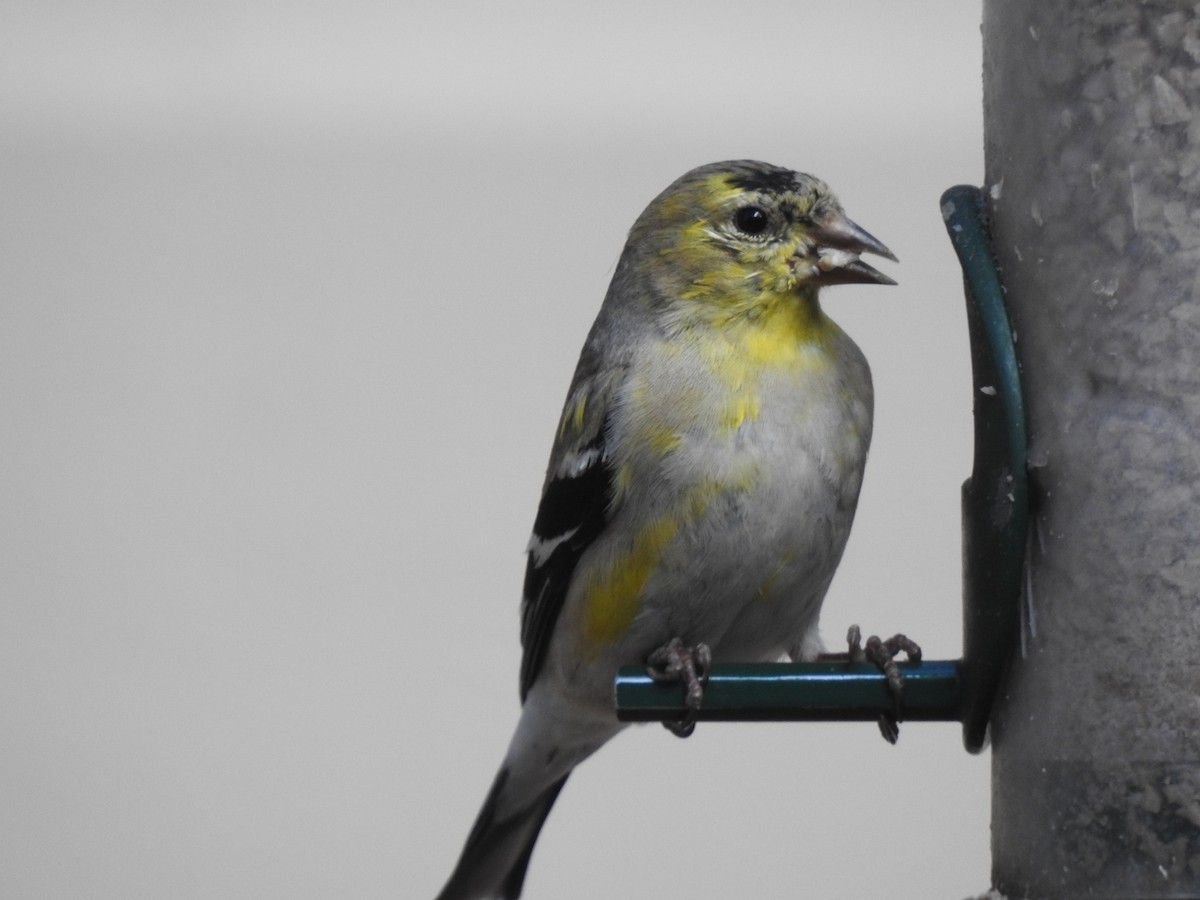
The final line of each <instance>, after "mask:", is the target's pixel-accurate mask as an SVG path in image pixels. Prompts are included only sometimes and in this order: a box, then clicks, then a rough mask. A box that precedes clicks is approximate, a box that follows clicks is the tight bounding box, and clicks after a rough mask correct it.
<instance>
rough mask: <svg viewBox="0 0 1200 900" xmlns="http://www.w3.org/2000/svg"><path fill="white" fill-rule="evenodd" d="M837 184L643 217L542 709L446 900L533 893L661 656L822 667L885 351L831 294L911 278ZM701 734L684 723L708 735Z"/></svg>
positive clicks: (583, 403)
mask: <svg viewBox="0 0 1200 900" xmlns="http://www.w3.org/2000/svg"><path fill="white" fill-rule="evenodd" d="M862 253H873V254H876V255H878V256H883V257H886V258H888V259H892V260H895V258H896V257H895V256H894V255H893V254H892V252H891V251H890V250H888V249H887V247H885V246H884V245H883V244H882V243H880V242H879V241H878V240H876V239H875V238H874V237H872V236H871V235H870V234H868V233H867V232H866V231H864V230H863V229H862V228H860V227H859V226H857V225H855V224H854V223H853V222H852V221H850V219H848V218H847V217H846V215H845V213H844V212H843V211H842V207H841V205H840V204H839V203H838V201H837V198H836V197H834V195H833V193H832V192H831V191H830V190H829V188H828V186H826V185H825V183H824V182H822V181H820V180H819V179H817V178H814V177H812V176H810V175H804V174H801V173H798V172H793V171H790V170H788V169H783V168H779V167H777V166H773V165H768V164H765V163H761V162H753V161H745V160H743V161H734V162H722V163H715V164H712V165H706V166H701V167H700V168H697V169H693V170H692V171H690V172H688V173H687V174H686V175H684V176H683V177H681V178H679V179H678V180H677V181H675V182H674V183H673V184H672V185H671V186H670V187H668V188H667V189H666V190H665V191H663V192H662V193H661V194H659V195H658V197H656V198H655V199H654V200H653V201H652V202H651V203H650V205H649V206H648V207H647V208H646V210H645V211H644V212H643V213H642V214H641V216H640V217H639V218H638V219H637V221H636V222H635V223H634V225H633V228H632V229H631V230H630V233H629V240H628V242H627V243H626V245H625V249H624V252H623V253H622V254H621V258H620V261H619V262H618V264H617V268H616V272H615V274H614V275H613V279H612V283H611V285H610V286H609V289H608V294H607V296H606V297H605V299H604V304H603V305H602V306H601V308H600V313H599V315H598V317H597V319H596V322H595V324H594V325H593V326H592V329H591V333H590V334H589V335H588V338H587V342H586V343H585V344H584V347H583V352H582V354H581V356H580V359H579V364H578V367H577V369H576V371H575V377H574V379H573V380H572V382H571V387H570V389H569V390H568V392H567V399H566V404H565V406H564V408H563V412H562V418H561V420H560V421H559V423H558V429H557V431H556V433H555V440H554V447H553V450H552V451H551V454H550V463H549V469H548V472H547V476H546V481H545V486H544V488H543V491H542V498H541V504H540V506H539V507H538V512H537V517H536V520H535V522H534V526H533V537H532V539H531V540H530V542H529V546H528V568H527V570H526V576H525V589H524V599H523V601H522V606H521V642H522V646H523V648H524V656H523V659H522V662H521V675H520V692H521V700H522V710H521V717H520V721H519V722H518V724H517V728H516V732H515V733H514V735H513V738H512V741H511V743H510V745H509V748H508V752H507V754H506V756H505V758H504V762H503V764H502V765H501V767H500V771H499V773H498V774H497V775H496V779H495V781H494V783H493V784H492V788H491V791H490V793H489V794H488V796H487V799H486V801H485V802H484V805H483V809H482V810H481V811H480V813H479V817H478V819H477V820H476V822H475V826H474V828H473V829H472V830H471V833H470V836H469V837H468V838H467V842H466V846H465V847H464V849H463V851H462V856H461V858H460V859H459V862H458V865H457V867H456V868H455V870H454V873H453V874H452V875H451V877H450V880H449V881H448V882H447V884H446V886H445V888H444V889H443V890H442V892H441V894H440V895H439V900H482V898H506V900H511V898H515V897H518V896H519V895H520V893H521V888H522V884H523V882H524V879H525V872H526V868H527V866H528V865H529V858H530V854H531V853H532V852H533V846H534V842H535V841H536V840H537V836H538V832H539V831H540V829H541V827H542V823H543V822H544V821H545V819H546V816H547V814H548V813H549V812H550V808H551V806H552V805H553V803H554V801H555V799H556V798H557V796H558V794H559V791H560V790H562V787H563V783H564V782H565V781H566V780H567V777H568V776H569V775H570V773H571V771H572V769H574V768H575V766H577V765H579V763H581V762H583V760H585V759H586V758H587V757H588V756H590V755H591V754H592V753H594V752H595V751H596V750H597V749H598V748H599V747H600V746H601V745H603V744H604V743H605V742H606V741H607V740H609V738H611V737H613V736H614V735H615V734H617V732H619V731H620V730H621V729H622V727H624V726H623V723H621V722H618V721H617V718H616V714H615V712H614V709H613V678H614V676H615V674H616V672H617V670H618V668H619V667H620V666H623V665H631V664H632V665H637V664H642V663H649V664H650V665H651V666H652V668H653V669H654V671H656V672H658V673H660V674H661V675H662V677H675V678H679V679H680V680H681V681H682V682H684V683H685V685H686V686H687V691H688V697H689V700H688V702H689V704H690V705H691V706H692V707H695V706H696V705H697V704H698V703H700V702H701V697H702V684H703V676H704V673H705V671H706V669H707V667H708V665H709V664H710V663H711V662H713V661H716V662H742V661H768V660H777V659H779V658H781V657H783V656H784V655H786V656H789V657H791V658H792V659H795V660H808V659H812V658H814V657H815V656H816V654H817V653H818V652H819V651H820V649H821V644H820V638H819V636H818V633H817V618H818V614H819V613H820V610H821V602H822V600H823V599H824V597H825V592H826V590H827V589H828V588H829V583H830V581H831V579H832V578H833V573H834V570H835V569H836V567H837V564H838V561H839V560H840V558H841V556H842V550H843V548H844V547H845V544H846V538H847V536H848V535H849V533H850V525H851V521H852V520H853V518H854V510H855V506H856V504H857V502H858V494H859V487H860V485H861V484H862V478H863V466H864V464H865V462H866V457H867V447H868V445H869V443H870V441H871V419H872V406H873V394H872V388H871V374H870V370H869V369H868V367H867V361H866V359H864V358H863V355H862V353H861V352H860V351H859V349H858V347H857V346H856V345H855V344H854V342H853V341H852V340H851V339H850V338H849V337H847V336H846V334H845V333H844V332H843V331H842V330H841V329H840V328H838V326H837V325H836V324H834V323H833V321H832V320H830V319H829V318H828V317H827V316H826V315H825V313H824V312H823V311H822V309H821V306H820V303H819V302H818V292H819V289H820V288H821V287H823V286H826V285H833V284H848V283H871V284H894V283H895V282H893V281H892V280H891V279H890V278H888V277H887V276H886V275H883V274H882V273H880V272H879V271H877V270H876V269H874V268H872V267H871V266H870V265H868V264H867V263H865V262H863V261H862V260H861V259H860V258H859V256H860V254H862ZM689 727H690V726H689V723H687V722H684V723H680V724H679V725H677V727H676V730H677V731H680V732H682V733H686V731H687V730H688V728H689Z"/></svg>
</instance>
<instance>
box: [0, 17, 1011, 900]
mask: <svg viewBox="0 0 1200 900" xmlns="http://www.w3.org/2000/svg"><path fill="white" fill-rule="evenodd" d="M411 7H412V5H411V4H404V3H396V2H392V3H368V2H342V3H338V4H333V3H328V4H318V3H286V4H285V3H268V2H261V0H249V2H237V3H233V2H225V3H221V2H218V3H211V2H210V3H200V2H194V0H186V2H177V3H172V4H158V3H148V2H147V3H137V2H129V0H125V2H118V3H112V4H104V5H103V7H101V6H100V5H95V4H83V3H63V4H53V5H51V4H45V3H41V2H38V3H33V2H25V0H22V2H17V0H10V2H8V3H6V5H5V9H4V11H3V12H0V113H2V121H0V137H2V144H0V153H2V165H0V191H2V193H0V229H2V244H0V246H2V260H0V288H2V295H0V296H2V301H0V302H2V306H0V372H2V374H3V383H2V391H0V413H2V420H0V426H2V427H0V462H2V472H3V498H2V507H0V509H2V512H0V524H2V528H3V534H2V547H3V555H2V559H0V591H2V595H0V719H2V722H3V726H2V728H0V847H3V863H2V864H0V895H2V896H4V897H13V898H79V897H112V898H143V897H144V898H158V897H181V898H268V897H272V898H273V897H278V898H327V897H364V898H365V897H403V898H410V897H411V898H418V900H419V898H428V897H432V895H433V894H434V893H435V892H436V891H437V889H438V888H439V887H440V886H441V883H442V881H443V879H444V878H445V876H446V875H447V874H448V873H449V871H450V868H451V866H452V864H453V862H454V859H455V858H456V855H457V853H458V850H459V847H460V845H461V842H462V840H463V838H464V837H465V835H466V833H467V830H468V829H469V827H470V824H471V821H472V819H473V817H474V815H475V812H476V810H477V807H478V804H479V803H480V801H481V800H482V799H483V796H484V793H485V792H486V789H487V787H488V785H489V783H490V781H491V778H492V775H493V772H494V769H495V767H496V765H497V764H498V763H499V760H500V756H501V754H502V752H503V750H504V746H505V744H506V743H507V741H508V737H509V730H510V729H511V727H512V725H513V724H514V722H515V720H516V714H517V691H516V679H517V666H518V661H519V655H520V649H519V645H518V638H517V608H518V599H519V591H520V582H521V577H522V573H523V555H522V551H523V549H524V546H525V542H526V539H527V536H528V531H529V528H530V525H531V524H532V521H533V515H534V511H535V508H536V503H537V498H538V491H539V488H540V485H541V480H542V475H543V469H544V465H545V461H546V457H547V454H548V451H549V447H550V439H551V435H552V430H553V428H554V425H555V423H556V421H557V417H558V414H559V409H560V404H561V402H562V399H563V395H564V392H565V390H566V387H567V383H568V381H569V379H570V376H571V372H572V369H573V366H574V364H575V359H576V355H577V353H578V351H579V347H580V345H581V343H582V341H583V338H584V335H585V334H586V331H587V328H588V326H589V324H590V322H591V320H592V318H593V316H594V315H595V312H596V310H597V308H598V306H599V303H600V300H601V298H602V296H603V294H604V290H605V287H606V285H607V281H608V278H609V275H610V274H611V271H612V267H613V264H614V262H615V261H616V258H617V256H618V254H619V252H620V250H621V246H622V244H623V240H624V234H625V231H626V230H627V229H628V227H629V225H630V224H631V223H632V222H633V220H634V218H635V217H636V216H637V214H638V213H639V212H640V211H641V209H642V208H643V207H644V206H645V204H646V203H647V202H648V201H649V200H650V199H651V198H652V197H653V196H654V195H655V194H656V193H657V192H658V191H659V190H661V189H662V188H663V187H665V186H666V185H667V184H668V183H669V182H670V181H671V180H673V179H674V178H675V177H676V176H678V175H680V174H681V173H682V172H684V171H685V170H687V169H689V168H691V167H692V166H694V165H698V164H701V163H705V162H710V161H714V160H719V159H727V158H737V157H753V158H759V159H763V160H767V161H770V162H773V163H778V164H782V165H787V166H791V167H793V168H799V169H802V170H805V171H810V172H812V173H814V174H817V175H819V176H821V177H823V178H825V179H826V180H827V181H829V182H830V183H831V184H832V185H833V187H834V189H835V190H836V191H837V192H838V194H839V195H840V197H841V199H842V201H843V202H844V204H845V206H846V208H847V210H848V212H849V214H850V215H851V217H853V218H854V219H855V220H856V221H858V222H859V223H860V224H862V225H863V226H864V227H866V228H867V229H868V230H870V231H871V232H872V233H874V234H875V235H877V236H878V237H879V238H880V239H882V240H883V241H885V242H886V243H887V244H889V245H890V246H891V247H892V249H893V250H895V251H896V253H897V254H898V255H899V257H900V259H901V263H900V264H899V265H894V264H890V263H887V262H886V261H885V262H884V263H882V264H880V267H881V268H883V269H885V270H886V271H887V272H888V273H889V274H891V275H894V276H895V277H896V278H897V279H898V280H899V281H900V286H899V287H897V288H878V287H866V286H849V287H842V288H835V289H830V290H828V291H826V293H825V306H826V309H827V310H828V311H829V312H830V314H831V315H832V316H833V317H834V318H835V319H837V320H838V321H839V322H840V323H841V324H842V325H843V327H844V328H846V330H847V331H849V332H850V333H851V334H852V335H853V336H854V337H855V339H856V340H857V341H858V342H859V343H860V345H861V346H862V347H863V349H864V351H865V352H866V354H867V356H868V358H869V359H870V360H871V362H872V365H873V369H874V373H875V381H876V392H877V422H876V438H875V444H874V447H873V449H872V456H871V461H870V464H869V466H868V471H867V480H866V484H865V488H864V492H863V497H862V502H861V506H860V509H859V518H858V522H857V525H856V530H855V532H854V535H853V537H852V539H851V542H850V546H849V549H848V551H847V553H846V557H845V560H844V562H843V565H842V569H841V572H840V573H839V575H838V577H837V579H836V580H835V582H834V586H833V589H832V591H831V593H830V596H829V598H828V601H827V604H826V606H825V613H824V617H823V625H824V629H823V630H824V633H825V636H826V639H827V640H828V641H829V642H830V643H837V642H839V641H840V638H841V636H842V635H843V634H844V632H845V628H846V626H847V625H848V624H849V623H851V622H859V623H861V624H862V625H863V627H864V629H866V630H868V631H878V632H888V633H890V632H891V631H894V630H897V629H902V630H904V631H906V632H908V633H909V634H911V635H913V636H914V637H916V638H917V639H918V640H920V641H921V642H922V643H923V644H924V646H925V649H926V652H927V655H928V656H929V657H930V658H952V657H956V656H957V655H958V654H959V652H960V647H961V641H960V622H961V616H960V599H959V598H960V561H959V552H960V549H959V548H960V543H959V541H960V537H959V505H958V504H959V499H958V498H959V485H960V483H961V482H962V480H963V479H964V478H965V477H966V475H967V474H968V470H969V468H970V440H971V419H970V411H971V389H970V381H969V368H968V351H967V338H966V330H965V322H964V314H963V310H962V305H963V302H962V291H961V282H960V276H959V273H958V269H957V265H956V263H955V260H954V257H953V254H952V252H951V249H950V246H949V243H948V241H947V240H946V238H945V235H944V231H943V227H942V224H941V220H940V216H939V212H938V197H939V195H940V193H941V191H942V190H943V189H945V188H946V187H949V186H950V185H952V184H956V183H960V182H968V183H978V182H979V181H980V180H981V178H982V171H983V165H982V125H981V116H980V102H981V90H980V74H979V72H980V50H979V30H978V22H979V13H980V9H979V3H978V2H962V0H937V2H927V3H922V4H897V3H884V2H846V0H844V2H828V3H818V2H813V3H797V2H790V3H784V2H754V0H747V2H741V3H737V4H723V3H716V2H695V0H693V2H686V3H685V2H676V3H656V4H647V3H645V2H638V3H633V2H622V0H618V2H608V3H604V4H592V5H589V6H584V5H577V6H567V5H563V4H552V3H525V4H523V5H520V6H515V7H514V6H511V5H505V4H485V3H481V2H471V3H446V4H438V5H436V6H434V5H433V4H429V5H427V8H425V9H423V10H421V9H417V10H414V9H412V8H411ZM101 9H103V11H101ZM988 780H989V765H988V759H987V757H986V755H985V756H983V757H978V758H976V757H970V756H968V755H967V754H966V753H965V752H964V751H963V750H962V749H961V743H960V735H959V729H958V728H957V726H954V725H950V724H945V725H940V724H939V725H932V724H925V725H919V724H912V725H907V726H905V727H904V728H903V731H902V734H901V738H900V743H899V745H898V746H897V747H894V748H893V747H889V746H887V745H886V744H885V743H884V742H883V741H882V740H881V739H880V738H879V737H878V735H877V734H876V731H875V728H874V726H873V725H870V724H845V725H829V726H820V725H760V726H756V725H743V726H735V725H707V726H701V727H700V728H699V729H698V731H697V733H696V735H695V736H694V737H693V738H692V739H691V740H688V741H679V740H677V739H675V738H674V737H672V736H671V735H669V734H667V733H666V732H665V731H663V730H662V729H661V728H659V727H657V726H653V727H645V728H640V729H634V730H632V731H630V732H628V733H626V734H624V735H622V736H621V737H620V738H618V739H617V740H616V741H614V742H613V743H612V744H610V745H609V746H608V747H606V748H605V749H604V750H603V751H602V752H601V753H600V754H599V755H598V756H597V757H595V758H594V759H593V760H591V761H589V762H588V763H587V764H586V765H584V766H583V767H582V768H581V769H580V770H579V771H578V772H577V773H576V775H575V776H574V777H573V778H572V779H571V782H570V785H569V786H568V788H567V789H566V790H565V792H564V793H563V795H562V797H561V799H560V801H559V804H558V806H557V808H556V809H555V811H554V813H553V815H552V816H551V818H550V820H549V822H548V825H547V827H546V829H545V832H544V834H543V837H542V840H541V842H540V844H539V845H538V849H537V852H536V854H535V857H534V860H533V866H532V869H531V874H530V877H529V881H528V884H527V897H528V898H529V900H538V898H578V900H588V898H611V897H629V898H640V897H647V898H648V897H655V896H680V897H688V898H692V900H708V898H726V897H770V896H778V897H784V896H787V897H794V896H807V897H822V898H833V900H840V898H860V897H865V896H885V895H886V896H888V897H891V898H896V900H906V898H928V897H943V898H961V897H963V896H965V895H967V894H969V893H972V892H977V891H979V890H982V889H983V888H984V887H986V885H987V882H988V868H989V864H988V856H987V844H988V816H989V811H988V808H989V799H988Z"/></svg>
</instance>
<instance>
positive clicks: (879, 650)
mask: <svg viewBox="0 0 1200 900" xmlns="http://www.w3.org/2000/svg"><path fill="white" fill-rule="evenodd" d="M846 643H847V644H848V645H849V649H848V651H847V656H848V657H849V659H850V662H869V663H871V664H872V665H874V666H875V667H877V668H878V669H879V670H880V671H882V672H883V674H884V677H886V678H887V686H888V693H890V694H891V695H892V702H893V704H894V706H895V708H894V709H893V710H889V711H887V712H883V713H880V714H879V732H880V734H882V735H883V738H884V740H886V741H887V742H888V743H889V744H894V743H896V740H897V739H898V738H899V737H900V700H901V696H902V695H903V693H904V676H903V675H902V674H901V672H900V667H899V666H898V665H896V655H897V654H899V653H903V654H904V655H905V656H907V657H908V659H909V661H910V662H920V661H921V647H920V645H919V644H917V642H916V641H914V640H911V639H910V638H909V637H908V636H907V635H903V634H895V635H892V637H890V638H888V639H887V640H882V639H880V638H879V637H877V636H875V635H871V636H870V637H869V638H867V643H866V645H864V644H863V642H862V631H861V630H860V629H859V627H858V626H857V625H851V626H850V630H849V631H848V632H846Z"/></svg>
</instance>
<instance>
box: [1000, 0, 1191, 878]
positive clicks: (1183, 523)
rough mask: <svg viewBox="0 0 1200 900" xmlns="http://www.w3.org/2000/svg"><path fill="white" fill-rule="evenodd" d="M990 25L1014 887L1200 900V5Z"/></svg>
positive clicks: (1095, 0) (1130, 7)
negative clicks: (1019, 421)
mask: <svg viewBox="0 0 1200 900" xmlns="http://www.w3.org/2000/svg"><path fill="white" fill-rule="evenodd" d="M983 40H984V116H985V123H986V124H985V129H986V135H985V137H986V165H987V184H988V187H989V188H990V189H991V191H992V197H993V203H992V207H993V209H992V213H993V236H994V239H995V243H996V250H997V254H998V257H999V262H1000V265H1001V267H1002V270H1003V278H1004V282H1005V285H1006V289H1007V291H1008V302H1009V306H1010V310H1011V315H1012V320H1013V326H1014V328H1015V330H1016V334H1017V352H1018V356H1019V358H1020V360H1021V366H1022V381H1023V384H1024V389H1025V392H1026V403H1027V407H1028V411H1029V412H1028V414H1029V426H1030V467H1031V476H1032V479H1033V480H1032V484H1031V504H1032V505H1033V507H1034V522H1033V532H1032V534H1033V538H1032V540H1031V541H1030V552H1029V556H1028V561H1027V566H1028V581H1027V585H1028V587H1027V591H1026V593H1027V596H1026V597H1025V598H1024V603H1025V606H1026V608H1025V610H1024V616H1023V618H1024V625H1023V635H1022V647H1021V649H1020V650H1019V651H1018V654H1017V656H1018V658H1017V661H1016V663H1015V665H1014V667H1013V670H1012V672H1011V673H1010V677H1009V678H1008V680H1007V682H1006V684H1005V686H1004V687H1003V688H1002V690H1001V698H1000V703H999V708H998V709H997V710H996V711H995V718H994V720H993V748H994V753H993V772H992V777H993V789H992V797H993V810H992V849H993V880H994V883H995V885H996V887H997V888H999V889H1001V890H1002V891H1004V892H1006V893H1007V894H1008V895H1009V896H1011V897H1029V898H1031V900H1038V898H1051V897H1053V898H1060V897H1062V898H1076V897H1098V898H1105V897H1141V898H1166V897H1171V898H1176V897H1200V8H1197V7H1196V5H1195V4H1194V3H1191V2H1189V3H1175V2H1172V3H1160V2H1135V0H1117V2H1112V0H985V3H984V27H983Z"/></svg>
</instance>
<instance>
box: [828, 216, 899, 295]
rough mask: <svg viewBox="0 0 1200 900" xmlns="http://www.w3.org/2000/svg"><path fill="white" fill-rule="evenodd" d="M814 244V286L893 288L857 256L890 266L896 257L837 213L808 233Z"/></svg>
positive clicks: (880, 243)
mask: <svg viewBox="0 0 1200 900" xmlns="http://www.w3.org/2000/svg"><path fill="white" fill-rule="evenodd" d="M808 234H809V237H810V238H812V240H813V241H814V242H815V246H814V248H813V252H814V253H815V254H816V257H817V269H818V272H817V277H816V279H815V281H816V283H817V284H895V283H896V282H895V281H893V280H892V279H891V278H889V277H888V276H886V275H884V274H883V273H882V272H880V271H879V270H878V269H876V268H875V267H874V266H870V265H867V263H865V262H863V261H862V260H861V259H859V258H858V257H859V254H860V253H874V254H875V255H876V256H882V257H884V258H885V259H890V260H892V261H893V262H899V260H897V259H896V254H895V253H893V252H892V251H891V250H889V249H888V248H887V247H885V246H884V245H883V243H882V242H881V241H880V240H879V239H878V238H875V237H873V236H872V235H871V234H869V233H868V232H867V231H866V230H865V229H863V228H860V227H859V226H858V225H855V224H854V223H853V222H851V221H850V220H849V219H848V218H846V215H845V213H843V212H841V211H840V210H839V211H838V212H835V213H831V214H829V215H827V216H826V217H825V218H824V219H822V220H821V221H819V222H817V223H816V224H815V226H814V227H813V228H812V229H811V230H810V231H809V233H808Z"/></svg>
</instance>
